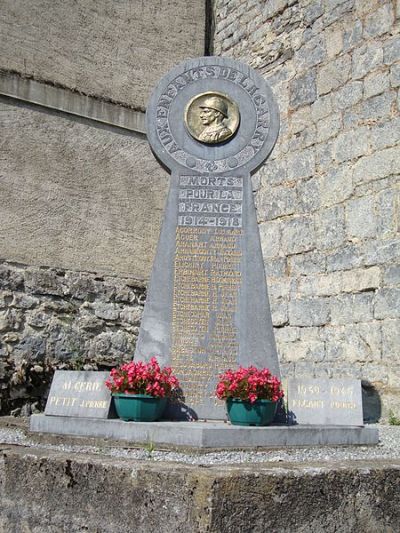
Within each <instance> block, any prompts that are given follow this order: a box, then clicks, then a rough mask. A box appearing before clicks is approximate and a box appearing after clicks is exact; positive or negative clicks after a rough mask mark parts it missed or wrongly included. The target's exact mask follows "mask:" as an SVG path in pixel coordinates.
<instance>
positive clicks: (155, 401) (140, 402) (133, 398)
mask: <svg viewBox="0 0 400 533" xmlns="http://www.w3.org/2000/svg"><path fill="white" fill-rule="evenodd" d="M112 396H113V398H114V404H115V409H116V411H117V415H118V416H119V418H121V420H125V421H129V420H134V421H135V422H154V420H158V419H159V418H161V417H162V415H163V413H164V410H165V408H166V406H167V401H168V400H167V398H155V397H154V396H148V395H147V394H113V395H112Z"/></svg>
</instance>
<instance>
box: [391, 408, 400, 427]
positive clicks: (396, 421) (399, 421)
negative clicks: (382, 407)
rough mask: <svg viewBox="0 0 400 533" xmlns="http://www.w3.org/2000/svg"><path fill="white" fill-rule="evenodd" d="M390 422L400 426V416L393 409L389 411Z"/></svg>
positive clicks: (392, 424)
mask: <svg viewBox="0 0 400 533" xmlns="http://www.w3.org/2000/svg"><path fill="white" fill-rule="evenodd" d="M389 424H390V425H391V426H400V418H399V417H398V416H396V415H395V414H394V413H393V411H392V410H391V409H390V411H389Z"/></svg>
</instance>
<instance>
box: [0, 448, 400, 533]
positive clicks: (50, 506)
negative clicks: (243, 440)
mask: <svg viewBox="0 0 400 533" xmlns="http://www.w3.org/2000/svg"><path fill="white" fill-rule="evenodd" d="M27 450H28V449H26V448H22V449H18V448H17V447H12V446H11V447H10V446H7V450H4V451H3V459H2V462H1V478H2V480H3V483H2V493H1V504H2V505H1V507H2V514H1V520H2V526H3V527H4V529H5V530H8V531H13V530H14V529H15V528H20V527H21V525H23V527H25V528H26V529H28V528H29V530H31V531H35V532H36V531H37V532H38V531H41V532H43V533H50V531H54V530H55V529H66V528H67V529H68V531H70V532H71V533H78V532H81V531H82V530H84V529H85V528H88V529H89V530H91V531H96V530H101V531H104V533H112V532H114V531H117V530H118V531H129V530H130V529H131V527H132V524H133V523H134V524H135V528H136V530H137V531H138V533H147V532H148V531H149V529H150V530H151V531H158V532H160V533H170V531H171V523H173V524H174V530H175V531H176V532H177V533H183V532H187V531H188V530H189V531H193V532H195V531H196V532H199V533H205V532H206V531H207V532H209V533H217V532H218V533H228V532H231V531H243V532H245V531H250V530H251V531H252V532H254V533H261V532H263V531H266V530H271V531H280V532H282V533H301V532H304V531H307V530H312V531H315V533H322V532H325V533H333V532H334V531H337V530H338V528H340V530H341V531H342V532H343V533H351V532H353V531H357V530H358V531H365V532H368V533H370V532H371V533H372V531H384V530H385V529H388V528H389V529H391V530H393V531H395V530H396V527H397V524H398V522H399V520H400V515H399V508H400V501H399V491H398V483H399V466H398V464H397V462H396V461H395V462H393V461H392V462H391V463H390V464H389V463H387V462H374V463H371V462H363V463H360V464H354V463H353V464H350V463H343V464H341V465H340V468H339V466H337V465H336V464H326V465H323V466H321V465H318V466H316V465H313V464H308V463H305V464H303V465H302V466H298V465H296V466H289V465H285V464H283V463H281V464H280V465H279V468H278V467H276V466H273V465H272V466H269V465H266V466H265V465H264V466H261V467H260V465H257V466H256V467H255V466H254V467H253V466H251V465H250V466H249V465H246V466H245V467H244V466H232V465H229V466H228V467H215V466H214V467H211V468H207V469H205V468H201V467H196V466H184V465H176V464H174V465H168V464H165V463H157V465H155V464H152V463H149V462H146V463H138V462H134V461H132V460H129V459H124V460H123V461H121V460H118V459H115V458H101V457H98V456H85V457H84V456H79V455H74V456H72V457H71V455H70V454H69V455H67V454H62V453H61V452H43V451H42V452H41V451H39V450H34V449H32V448H30V449H29V453H27ZM121 486H124V488H125V490H124V491H122V492H121V490H120V487H121ZM99 487H102V490H99ZM382 494H384V497H382ZM132 498H134V500H135V505H132ZM287 500H290V501H291V502H294V503H293V504H292V507H291V512H290V513H288V512H286V505H287ZM160 501H162V502H164V504H163V505H162V506H160V505H158V504H157V503H155V502H160ZM354 502H356V503H354ZM233 508H234V509H235V512H234V513H232V509H233Z"/></svg>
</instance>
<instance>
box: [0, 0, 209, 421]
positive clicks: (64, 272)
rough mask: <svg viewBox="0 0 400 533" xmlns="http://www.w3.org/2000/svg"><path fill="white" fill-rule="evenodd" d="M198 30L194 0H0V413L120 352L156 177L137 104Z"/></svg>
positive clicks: (160, 195)
mask: <svg viewBox="0 0 400 533" xmlns="http://www.w3.org/2000/svg"><path fill="white" fill-rule="evenodd" d="M205 32H206V14H205V1H204V2H203V1H199V0H168V1H167V0H158V1H142V0H78V1H75V0H74V1H72V0H62V1H61V0H30V1H27V0H5V1H4V2H2V6H1V15H0V33H1V35H2V39H1V42H0V121H1V170H0V413H7V412H10V410H14V409H16V412H19V409H20V408H22V412H23V413H24V414H29V412H30V411H31V409H32V408H33V409H34V410H35V409H39V408H40V404H41V402H42V400H43V395H44V394H45V391H46V388H47V386H48V384H49V381H50V380H51V375H52V372H53V370H54V368H56V367H58V368H60V367H61V368H109V367H111V366H115V365H116V364H117V363H118V362H120V361H121V360H123V359H125V360H130V359H131V358H132V356H133V352H134V346H135V342H136V338H137V334H138V326H139V323H140V317H141V311H142V308H143V302H144V299H145V284H146V280H147V279H148V277H149V275H150V269H151V265H152V261H153V256H154V252H155V247H156V244H157V240H158V235H159V230H160V226H161V221H162V216H163V209H164V203H165V199H166V194H167V190H168V184H169V176H168V174H167V173H166V172H165V171H164V170H163V169H162V168H161V167H160V165H159V164H158V163H157V161H156V160H155V158H154V156H153V155H152V153H151V151H150V148H149V145H148V143H147V140H146V136H145V127H144V111H145V106H146V102H147V100H148V98H149V95H150V92H151V90H152V88H153V87H154V85H155V84H156V83H157V81H158V79H159V78H160V77H161V76H162V75H163V74H164V73H165V72H166V71H167V70H168V69H170V68H171V67H172V66H173V65H175V64H176V63H179V62H180V61H182V60H184V59H185V58H188V57H196V56H201V55H203V54H204V51H205V46H206V37H205Z"/></svg>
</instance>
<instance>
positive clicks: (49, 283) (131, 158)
mask: <svg viewBox="0 0 400 533" xmlns="http://www.w3.org/2000/svg"><path fill="white" fill-rule="evenodd" d="M0 107H1V111H2V117H3V120H2V123H3V131H4V138H5V139H6V141H5V143H4V144H3V178H2V180H1V184H0V196H1V198H2V201H3V208H2V209H1V210H0V249H1V254H2V257H3V258H6V259H7V260H9V261H16V262H19V263H23V264H28V265H39V266H40V265H44V266H55V267H59V268H64V269H71V270H81V271H91V272H95V271H96V272H102V273H108V274H112V275H120V276H124V277H127V276H132V277H134V278H136V279H142V280H143V279H147V278H148V276H149V274H150V266H151V262H152V259H153V254H154V250H155V245H156V241H157V238H158V233H159V229H160V223H161V215H162V208H163V204H164V201H165V197H166V188H167V185H168V182H167V178H166V175H165V173H164V171H163V170H162V169H161V168H160V167H159V165H158V164H157V162H156V161H155V160H154V158H153V156H152V155H151V153H150V149H149V147H148V145H147V143H146V141H145V139H144V138H142V137H141V136H133V135H122V134H121V133H120V132H118V133H117V132H116V131H111V130H107V129H103V128H96V127H93V126H90V125H88V124H86V123H81V122H78V121H76V120H73V119H69V118H64V117H60V116H56V115H50V114H44V113H42V112H38V111H37V110H36V109H35V110H32V109H27V108H22V107H18V106H14V105H9V104H4V103H3V104H0ZM27 146H29V150H27V149H26V147H27ZM22 190H23V191H24V194H21V193H20V191H22ZM149 213H151V215H149ZM35 276H42V277H43V278H46V279H43V282H42V284H41V286H39V284H38V283H36V281H34V283H35V286H36V289H35V290H38V291H39V292H40V291H47V293H48V294H52V295H58V296H62V295H63V292H64V281H65V280H63V278H62V277H59V276H57V274H56V273H51V274H49V273H48V272H46V271H44V272H37V273H35ZM49 276H51V279H50V278H49ZM1 278H2V280H1V282H0V283H2V284H3V287H4V288H8V287H11V288H16V287H17V285H18V280H16V279H14V280H8V281H7V278H4V277H3V275H2V276H1ZM75 280H76V281H75V283H74V285H73V286H71V287H70V290H71V291H72V293H71V294H72V295H73V296H74V297H78V298H89V295H88V292H90V291H91V288H90V287H86V288H83V286H82V281H79V275H75ZM29 284H30V278H28V279H27V288H28V290H29V291H30V288H29V287H30V285H29ZM44 293H45V292H44ZM44 293H43V294H44Z"/></svg>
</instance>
